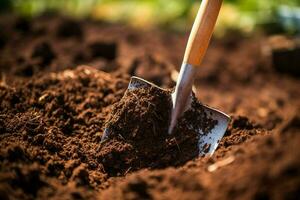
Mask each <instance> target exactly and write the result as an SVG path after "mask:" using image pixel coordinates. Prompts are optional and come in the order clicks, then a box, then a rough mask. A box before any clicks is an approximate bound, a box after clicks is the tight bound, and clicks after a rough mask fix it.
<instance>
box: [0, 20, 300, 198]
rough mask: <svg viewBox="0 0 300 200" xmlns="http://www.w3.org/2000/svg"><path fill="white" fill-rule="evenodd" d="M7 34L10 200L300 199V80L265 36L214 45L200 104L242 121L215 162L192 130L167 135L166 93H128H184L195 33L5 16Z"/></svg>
mask: <svg viewBox="0 0 300 200" xmlns="http://www.w3.org/2000/svg"><path fill="white" fill-rule="evenodd" d="M0 36H1V38H0V73H1V79H0V80H1V81H0V199H298V198H299V195H300V172H299V169H300V163H299V156H300V155H299V151H298V147H299V145H300V138H299V130H300V125H299V124H300V116H299V113H300V112H299V111H300V104H299V97H300V91H299V86H300V81H299V80H298V79H296V78H293V77H292V76H288V75H281V74H280V73H279V72H277V71H276V70H274V69H272V68H271V65H270V60H269V58H268V57H265V56H264V54H262V53H261V49H262V48H263V43H262V42H261V41H264V40H265V37H264V36H259V37H257V36H256V37H254V36H253V37H252V38H241V37H226V38H225V39H222V40H216V39H214V40H213V42H212V45H211V47H210V49H209V51H208V54H207V56H206V59H205V61H204V63H203V67H202V68H201V69H200V71H199V75H198V79H197V84H196V89H197V92H196V96H197V98H198V99H200V100H201V102H203V103H205V104H208V105H210V106H213V107H216V108H218V109H220V110H223V111H224V112H227V113H229V114H230V115H231V117H232V121H231V123H230V125H229V127H228V130H227V131H226V134H225V136H224V138H223V139H222V140H221V142H220V145H219V148H218V149H217V151H216V153H215V154H214V155H213V156H212V157H210V158H208V157H201V158H197V156H196V152H197V148H196V144H197V135H195V134H194V133H193V132H191V131H189V130H187V129H186V128H185V127H184V123H183V124H180V125H179V126H178V127H177V129H176V131H175V133H174V135H172V136H170V135H167V123H168V121H169V111H168V110H169V109H168V105H169V104H168V102H169V96H168V93H167V92H162V91H157V90H155V88H152V89H150V91H148V90H138V91H133V92H127V93H126V94H125V96H124V97H123V95H124V92H125V90H126V88H127V85H128V82H129V78H130V76H131V75H138V76H141V77H142V78H146V79H147V80H149V81H153V82H154V83H156V84H157V85H159V86H163V87H166V88H171V87H172V86H174V81H173V80H172V79H171V75H174V73H175V69H178V68H179V66H180V62H181V59H182V55H183V51H184V46H185V42H186V39H187V35H182V34H178V33H170V32H161V31H155V30H153V31H137V30H133V29H130V28H128V27H123V26H121V25H109V24H104V23H99V22H93V21H89V20H85V21H76V20H71V19H67V18H64V17H54V16H41V17H38V18H35V19H33V20H28V19H23V18H18V17H12V16H2V17H1V18H0ZM2 36H3V37H2ZM80 65H81V66H80ZM82 65H85V66H82ZM86 65H89V66H90V67H89V66H86ZM150 94H152V95H150ZM153 94H155V95H153ZM122 97H123V98H122ZM125 105H126V106H125ZM199 105H200V104H196V105H194V106H196V107H197V106H199ZM200 113H201V112H200ZM200 113H198V114H197V116H201V115H199V114H200ZM193 114H195V113H186V114H185V116H184V117H185V118H190V119H189V120H192V119H193V120H195V118H194V117H192V116H193ZM201 119H205V116H202V117H201ZM206 119H207V118H206ZM197 120H198V119H197ZM200 121H201V120H200ZM204 121H205V120H204ZM112 122H114V123H113V125H112ZM212 124H213V123H212ZM105 127H108V128H109V129H110V130H113V131H112V133H111V134H110V136H109V137H110V139H109V140H106V141H105V142H101V138H102V136H103V132H104V129H105ZM208 129H209V128H208Z"/></svg>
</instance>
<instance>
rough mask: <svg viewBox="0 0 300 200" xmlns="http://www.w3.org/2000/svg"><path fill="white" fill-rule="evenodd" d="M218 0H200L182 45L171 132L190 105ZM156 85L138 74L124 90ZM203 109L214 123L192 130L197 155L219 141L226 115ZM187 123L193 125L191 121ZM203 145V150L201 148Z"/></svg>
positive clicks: (214, 145)
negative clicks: (184, 42)
mask: <svg viewBox="0 0 300 200" xmlns="http://www.w3.org/2000/svg"><path fill="white" fill-rule="evenodd" d="M221 4H222V0H203V1H202V3H201V6H200V9H199V11H198V14H197V16H196V20H195V22H194V25H193V28H192V31H191V33H190V37H189V40H188V44H187V47H186V51H185V55H184V60H183V64H182V66H181V69H180V73H179V76H178V80H177V84H176V87H175V91H174V93H172V97H171V98H172V111H171V121H170V125H169V129H168V133H169V134H172V132H173V130H174V128H175V126H176V123H177V121H178V119H179V118H180V117H181V116H182V114H183V113H184V112H185V111H187V110H189V109H191V103H192V101H193V99H195V98H192V86H193V82H194V79H195V76H196V74H197V69H198V68H199V67H200V64H201V62H202V60H203V57H204V55H205V52H206V50H207V48H208V45H209V41H210V38H211V36H212V33H213V29H214V26H215V23H216V20H217V17H218V14H219V10H220V8H221ZM146 87H157V88H158V89H161V90H164V89H163V88H160V87H158V86H156V85H154V84H153V83H150V82H148V81H146V80H144V79H142V78H139V77H132V78H131V81H130V83H129V86H128V89H127V90H128V91H132V90H135V89H139V88H146ZM203 109H204V112H206V114H207V116H209V117H210V118H211V119H213V120H214V121H216V122H217V123H216V125H215V126H214V127H213V128H212V130H210V131H209V133H203V131H202V130H201V129H198V130H193V131H195V132H197V133H198V134H199V140H198V149H199V155H206V154H208V155H212V154H213V153H214V151H215V150H216V148H217V146H218V144H219V141H220V140H221V139H222V137H223V135H224V133H225V131H226V129H227V126H228V124H229V121H230V117H229V116H228V115H226V114H225V113H223V112H220V111H218V110H216V109H213V108H210V107H208V106H205V105H203ZM189 127H193V126H192V124H191V126H189ZM109 134H110V130H108V129H107V128H106V129H105V130H104V134H103V136H102V141H103V140H105V139H106V138H108V135H109ZM204 149H205V150H204Z"/></svg>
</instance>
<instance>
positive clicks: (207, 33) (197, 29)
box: [183, 0, 223, 67]
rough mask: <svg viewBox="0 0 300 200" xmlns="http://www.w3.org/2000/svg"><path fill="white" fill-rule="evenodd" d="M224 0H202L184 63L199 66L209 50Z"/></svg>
mask: <svg viewBox="0 0 300 200" xmlns="http://www.w3.org/2000/svg"><path fill="white" fill-rule="evenodd" d="M222 1H223V0H202V3H201V6H200V9H199V11H198V14H197V17H196V19H195V22H194V25H193V28H192V31H191V33H190V37H189V40H188V44H187V47H186V51H185V55H184V60H183V63H187V64H190V65H193V66H195V67H197V66H199V65H200V64H201V62H202V59H203V57H204V55H205V52H206V50H207V47H208V44H209V41H210V38H211V36H212V33H213V29H214V26H215V24H216V21H217V18H218V15H219V11H220V8H221V5H222Z"/></svg>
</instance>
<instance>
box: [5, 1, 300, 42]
mask: <svg viewBox="0 0 300 200" xmlns="http://www.w3.org/2000/svg"><path fill="white" fill-rule="evenodd" d="M0 2H1V3H0V4H1V5H0V6H1V10H2V12H4V11H9V12H14V13H17V14H19V15H22V16H27V17H33V16H36V15H39V14H41V13H44V12H60V13H63V14H64V15H70V16H72V17H79V18H91V19H96V20H102V21H109V22H114V23H126V24H129V25H131V26H134V27H138V28H143V29H151V28H154V27H159V28H164V29H172V30H177V31H185V30H187V29H189V28H190V26H191V24H192V23H193V20H194V17H195V15H196V12H197V10H198V8H199V5H200V2H201V1H200V0H199V1H198V0H172V1H169V0H63V1H62V0H1V1H0ZM257 29H263V30H264V32H267V33H285V34H290V35H294V34H299V32H300V0H225V1H224V5H223V7H222V10H221V14H220V18H219V21H218V24H217V28H216V35H217V36H222V35H224V34H225V33H226V31H228V30H237V31H240V32H242V33H245V34H249V33H252V32H253V31H254V30H257Z"/></svg>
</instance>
